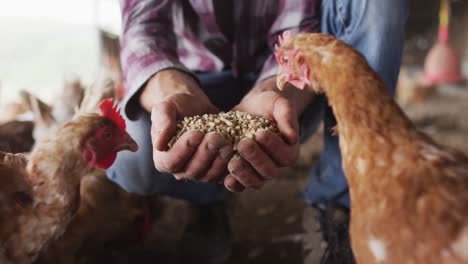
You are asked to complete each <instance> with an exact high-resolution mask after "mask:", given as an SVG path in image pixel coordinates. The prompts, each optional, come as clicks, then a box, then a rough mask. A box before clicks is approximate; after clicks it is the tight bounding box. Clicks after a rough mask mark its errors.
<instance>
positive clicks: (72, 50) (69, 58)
mask: <svg viewBox="0 0 468 264" xmlns="http://www.w3.org/2000/svg"><path fill="white" fill-rule="evenodd" d="M0 3H1V4H0V6H1V8H0V32H1V35H0V41H1V44H0V86H1V93H0V103H1V102H6V101H10V100H15V99H17V98H18V94H19V91H20V90H21V89H26V90H29V91H31V92H33V93H35V94H37V95H40V97H41V98H42V99H43V100H44V101H48V102H49V101H50V100H52V98H53V95H54V92H57V91H59V89H60V88H61V87H62V84H63V81H64V80H65V79H70V78H75V77H78V78H80V79H81V80H82V81H83V82H84V83H90V82H92V80H93V79H94V78H95V77H96V73H97V72H98V70H99V68H100V67H102V63H105V62H104V61H103V57H102V56H103V55H104V53H105V52H106V51H109V50H111V49H112V48H111V47H106V49H104V45H105V43H106V42H105V39H107V38H109V39H114V38H115V37H114V36H116V35H117V34H118V32H120V9H119V2H118V1H114V0H79V1H76V0H43V1H34V0H18V1H6V0H2V1H0Z"/></svg>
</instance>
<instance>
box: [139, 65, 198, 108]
mask: <svg viewBox="0 0 468 264" xmlns="http://www.w3.org/2000/svg"><path fill="white" fill-rule="evenodd" d="M174 94H194V95H196V94H202V95H203V96H204V93H203V92H202V91H201V89H200V87H199V85H198V82H197V80H196V79H195V78H194V77H193V76H191V75H190V74H187V73H185V72H182V71H179V70H177V69H165V70H162V71H160V72H158V73H156V74H155V75H153V76H152V77H151V78H150V79H149V80H148V82H147V83H146V85H145V87H144V88H143V91H142V92H141V94H140V97H139V101H140V104H141V106H142V107H143V108H144V109H145V110H146V111H148V112H151V109H152V107H153V106H154V105H155V104H157V103H159V102H161V101H164V100H166V99H167V98H168V97H170V96H172V95H174Z"/></svg>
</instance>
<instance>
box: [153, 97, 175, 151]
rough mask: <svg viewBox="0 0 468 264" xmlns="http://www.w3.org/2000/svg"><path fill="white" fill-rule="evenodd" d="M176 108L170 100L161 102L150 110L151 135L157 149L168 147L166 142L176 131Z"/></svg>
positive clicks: (162, 149)
mask: <svg viewBox="0 0 468 264" xmlns="http://www.w3.org/2000/svg"><path fill="white" fill-rule="evenodd" d="M176 115H177V112H176V108H175V106H174V105H173V104H172V103H171V102H163V103H160V104H157V105H155V106H154V107H153V109H152V111H151V123H152V124H151V137H152V141H153V146H154V148H156V150H158V151H165V150H167V149H168V143H169V141H170V140H171V139H172V137H173V136H174V135H175V133H176V131H177V122H176Z"/></svg>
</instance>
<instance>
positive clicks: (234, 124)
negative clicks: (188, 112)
mask: <svg viewBox="0 0 468 264" xmlns="http://www.w3.org/2000/svg"><path fill="white" fill-rule="evenodd" d="M177 129H178V131H177V134H176V136H175V137H174V138H172V140H171V141H170V142H169V147H172V146H173V145H174V143H175V142H176V141H177V139H179V138H180V137H181V136H182V134H184V133H185V132H187V131H189V130H198V131H201V132H202V133H204V134H207V133H209V132H218V133H221V134H222V135H223V136H224V138H226V140H228V141H229V142H230V143H231V144H232V145H233V146H234V148H235V147H236V145H237V143H238V142H239V141H240V140H242V139H243V138H254V136H255V133H257V132H259V131H262V130H268V131H270V132H273V133H275V134H279V130H278V127H277V126H276V123H275V121H274V120H273V119H271V118H267V117H262V116H256V115H251V114H248V113H245V112H239V111H235V112H227V113H224V112H221V113H219V114H204V115H202V116H199V115H197V116H192V117H185V118H184V119H183V120H181V121H179V123H178V124H177Z"/></svg>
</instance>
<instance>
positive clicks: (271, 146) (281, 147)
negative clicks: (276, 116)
mask: <svg viewBox="0 0 468 264" xmlns="http://www.w3.org/2000/svg"><path fill="white" fill-rule="evenodd" d="M255 141H256V142H257V144H258V145H260V146H261V147H262V149H263V150H264V151H265V152H266V153H267V154H268V156H269V157H271V158H272V159H273V160H274V161H275V162H276V164H277V165H278V166H280V167H286V166H291V165H293V164H294V163H295V162H296V160H297V158H298V156H299V148H298V146H297V144H296V145H289V144H287V143H286V142H284V140H283V139H282V138H280V137H279V136H278V135H275V134H273V133H271V132H269V131H260V132H258V133H257V134H255Z"/></svg>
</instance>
